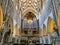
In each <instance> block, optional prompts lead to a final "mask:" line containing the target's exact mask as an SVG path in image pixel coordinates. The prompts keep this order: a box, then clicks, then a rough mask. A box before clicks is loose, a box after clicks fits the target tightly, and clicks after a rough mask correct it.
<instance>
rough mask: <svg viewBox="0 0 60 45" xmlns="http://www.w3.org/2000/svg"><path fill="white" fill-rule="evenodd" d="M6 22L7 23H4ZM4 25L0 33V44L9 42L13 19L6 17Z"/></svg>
mask: <svg viewBox="0 0 60 45" xmlns="http://www.w3.org/2000/svg"><path fill="white" fill-rule="evenodd" d="M6 24H8V25H6ZM4 25H5V26H4V27H3V29H4V30H3V32H2V33H3V34H2V39H1V44H2V45H3V44H6V43H7V44H8V43H10V42H11V35H12V30H13V21H12V19H11V18H10V17H8V20H7V21H6V23H4Z"/></svg>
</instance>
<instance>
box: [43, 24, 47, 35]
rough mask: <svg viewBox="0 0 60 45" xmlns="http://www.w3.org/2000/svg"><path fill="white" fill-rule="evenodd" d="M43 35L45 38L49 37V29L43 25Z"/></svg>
mask: <svg viewBox="0 0 60 45" xmlns="http://www.w3.org/2000/svg"><path fill="white" fill-rule="evenodd" d="M43 33H44V34H43V35H44V36H47V27H46V25H45V24H43Z"/></svg>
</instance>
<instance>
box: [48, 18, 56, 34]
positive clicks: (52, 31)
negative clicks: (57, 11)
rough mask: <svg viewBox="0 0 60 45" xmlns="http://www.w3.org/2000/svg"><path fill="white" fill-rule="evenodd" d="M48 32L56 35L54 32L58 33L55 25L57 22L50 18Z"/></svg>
mask: <svg viewBox="0 0 60 45" xmlns="http://www.w3.org/2000/svg"><path fill="white" fill-rule="evenodd" d="M47 28H48V29H47V30H48V33H50V34H54V32H56V30H55V29H56V24H55V21H54V19H52V18H51V17H48V23H47Z"/></svg>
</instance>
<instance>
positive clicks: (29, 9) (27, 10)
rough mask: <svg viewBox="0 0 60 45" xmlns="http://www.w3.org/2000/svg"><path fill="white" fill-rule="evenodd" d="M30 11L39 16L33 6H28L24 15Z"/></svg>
mask: <svg viewBox="0 0 60 45" xmlns="http://www.w3.org/2000/svg"><path fill="white" fill-rule="evenodd" d="M28 12H32V13H33V14H34V15H35V16H36V18H37V16H38V15H37V13H38V12H37V11H36V10H35V9H33V8H31V7H29V8H27V9H25V10H24V11H23V17H24V16H25V15H26V14H27V13H28Z"/></svg>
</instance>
